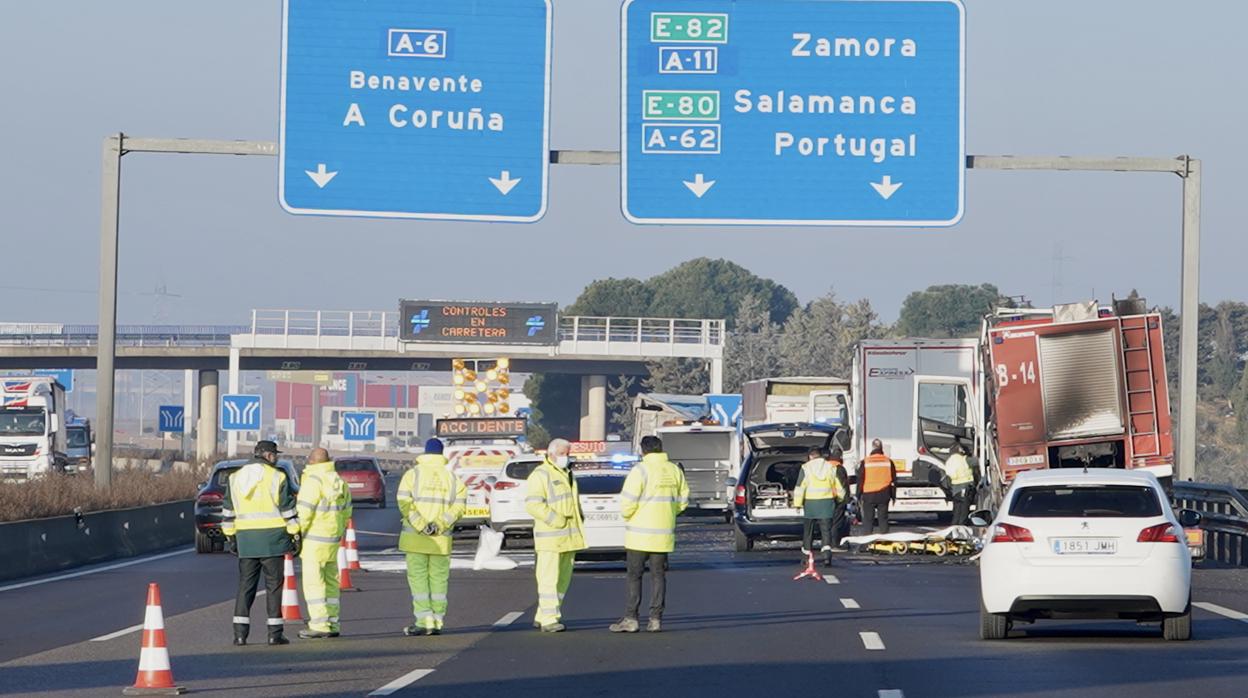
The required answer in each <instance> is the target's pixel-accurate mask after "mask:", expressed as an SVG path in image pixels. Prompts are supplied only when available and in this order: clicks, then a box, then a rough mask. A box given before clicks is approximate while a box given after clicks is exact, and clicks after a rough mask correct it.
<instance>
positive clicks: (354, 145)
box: [278, 0, 551, 222]
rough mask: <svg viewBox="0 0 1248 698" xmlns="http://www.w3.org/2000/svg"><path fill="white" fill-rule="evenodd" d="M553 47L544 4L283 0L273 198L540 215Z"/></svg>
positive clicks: (318, 204) (406, 211) (499, 216)
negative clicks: (276, 188) (276, 190)
mask: <svg viewBox="0 0 1248 698" xmlns="http://www.w3.org/2000/svg"><path fill="white" fill-rule="evenodd" d="M550 47H551V7H550V0H491V1H490V2H488V3H487V2H473V3H463V2H454V1H452V0H370V1H369V2H361V1H360V0H286V2H285V3H284V14H283V21H282V78H281V105H280V112H281V123H280V133H279V149H280V152H279V156H280V157H279V174H278V180H279V185H278V186H279V190H280V191H279V197H280V200H281V204H282V207H283V208H285V209H286V210H287V211H289V212H291V213H307V214H321V215H334V216H380V217H389V218H429V219H458V220H478V221H513V222H531V221H536V220H537V219H539V218H541V217H542V215H543V214H544V213H545V211H546V191H547V172H548V167H549V159H550V156H549V148H550V143H549V124H550V56H551V53H550Z"/></svg>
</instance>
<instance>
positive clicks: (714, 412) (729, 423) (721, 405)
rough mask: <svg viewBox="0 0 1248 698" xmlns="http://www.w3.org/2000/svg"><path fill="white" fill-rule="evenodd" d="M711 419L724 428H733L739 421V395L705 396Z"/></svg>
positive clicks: (720, 394) (717, 394)
mask: <svg viewBox="0 0 1248 698" xmlns="http://www.w3.org/2000/svg"><path fill="white" fill-rule="evenodd" d="M706 401H707V403H709V404H710V408H711V417H712V418H714V419H715V421H717V422H719V423H720V424H722V425H724V426H726V427H735V426H736V425H737V422H738V421H740V419H741V395H740V393H715V394H711V395H707V396H706Z"/></svg>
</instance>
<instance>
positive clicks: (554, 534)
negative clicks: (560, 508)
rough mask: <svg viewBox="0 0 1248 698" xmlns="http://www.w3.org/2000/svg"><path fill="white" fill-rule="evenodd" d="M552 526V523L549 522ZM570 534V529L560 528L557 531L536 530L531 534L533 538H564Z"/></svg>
mask: <svg viewBox="0 0 1248 698" xmlns="http://www.w3.org/2000/svg"><path fill="white" fill-rule="evenodd" d="M551 525H552V526H553V525H554V524H551ZM570 535H572V529H570V528H561V529H559V530H558V531H537V532H535V533H534V534H533V537H534V538H564V537H567V536H570Z"/></svg>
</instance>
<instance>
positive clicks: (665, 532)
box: [624, 525, 676, 536]
mask: <svg viewBox="0 0 1248 698" xmlns="http://www.w3.org/2000/svg"><path fill="white" fill-rule="evenodd" d="M624 530H625V531H626V532H628V533H640V534H643V535H650V536H671V535H675V534H676V529H674V528H643V527H641V526H631V525H630V526H625V527H624Z"/></svg>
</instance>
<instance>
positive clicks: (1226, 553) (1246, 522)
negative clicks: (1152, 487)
mask: <svg viewBox="0 0 1248 698" xmlns="http://www.w3.org/2000/svg"><path fill="white" fill-rule="evenodd" d="M1174 500H1175V502H1176V503H1177V504H1178V505H1179V506H1180V507H1182V508H1184V509H1193V510H1195V511H1199V512H1200V513H1201V516H1202V521H1201V524H1200V527H1201V528H1202V529H1204V530H1205V531H1206V532H1207V534H1208V538H1207V540H1206V542H1205V547H1206V557H1207V558H1208V559H1210V560H1216V561H1218V562H1221V563H1224V564H1228V565H1235V566H1237V567H1245V566H1248V497H1245V496H1244V493H1243V492H1241V491H1240V490H1237V489H1235V488H1234V487H1231V486H1230V485H1211V484H1207V483H1203V482H1176V483H1174Z"/></svg>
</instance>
